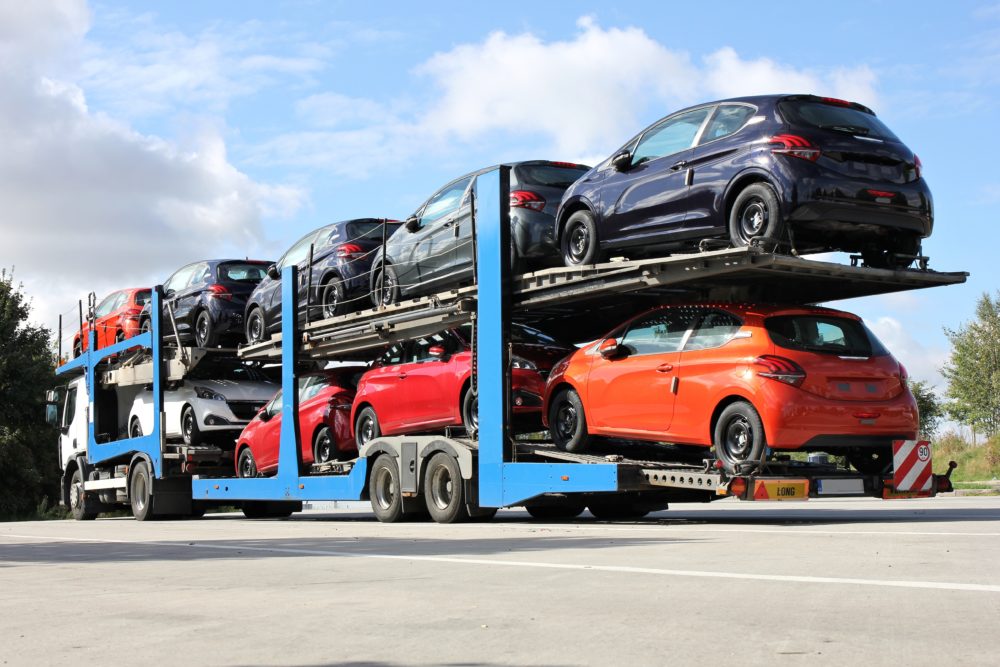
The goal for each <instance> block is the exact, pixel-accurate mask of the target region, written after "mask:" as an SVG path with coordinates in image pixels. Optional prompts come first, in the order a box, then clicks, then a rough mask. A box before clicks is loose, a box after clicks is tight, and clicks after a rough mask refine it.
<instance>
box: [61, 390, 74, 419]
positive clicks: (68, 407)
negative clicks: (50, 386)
mask: <svg viewBox="0 0 1000 667" xmlns="http://www.w3.org/2000/svg"><path fill="white" fill-rule="evenodd" d="M75 417H76V387H75V386H74V387H70V388H69V391H67V392H66V404H65V408H64V409H63V420H62V425H63V427H64V428H65V427H68V426H69V425H70V424H72V423H73V419H74V418H75Z"/></svg>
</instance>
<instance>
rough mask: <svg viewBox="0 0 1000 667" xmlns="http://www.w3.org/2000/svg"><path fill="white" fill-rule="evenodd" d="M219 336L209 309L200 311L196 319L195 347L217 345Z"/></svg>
mask: <svg viewBox="0 0 1000 667" xmlns="http://www.w3.org/2000/svg"><path fill="white" fill-rule="evenodd" d="M217 338H218V336H216V335H215V325H214V324H213V323H212V316H211V315H209V314H208V311H207V310H203V311H201V312H200V313H198V317H196V318H195V320H194V344H195V347H215V346H216V345H218V341H217Z"/></svg>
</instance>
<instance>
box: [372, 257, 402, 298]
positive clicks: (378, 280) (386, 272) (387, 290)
mask: <svg viewBox="0 0 1000 667" xmlns="http://www.w3.org/2000/svg"><path fill="white" fill-rule="evenodd" d="M372 303H374V304H375V305H376V306H391V305H392V304H394V303H399V279H398V278H397V277H396V270H395V269H393V268H392V265H391V264H389V265H386V266H383V267H380V268H379V271H378V273H377V274H375V280H374V281H372Z"/></svg>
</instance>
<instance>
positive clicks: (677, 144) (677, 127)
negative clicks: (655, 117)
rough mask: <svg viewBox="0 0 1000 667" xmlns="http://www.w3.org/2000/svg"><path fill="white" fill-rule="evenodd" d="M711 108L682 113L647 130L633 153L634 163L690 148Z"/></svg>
mask: <svg viewBox="0 0 1000 667" xmlns="http://www.w3.org/2000/svg"><path fill="white" fill-rule="evenodd" d="M711 110H712V108H711V107H706V108H704V109H695V110H694V111H688V112H687V113H682V114H680V115H679V116H674V117H673V118H670V119H668V120H666V121H664V122H663V123H661V124H660V125H658V126H657V127H654V128H652V129H651V130H649V131H648V132H646V133H645V134H644V135H643V136H642V139H640V140H639V143H638V144H637V145H636V147H635V151H634V152H633V153H632V165H633V166H635V165H639V164H642V163H643V162H648V161H649V160H655V159H657V158H661V157H663V156H665V155H672V154H674V153H678V152H680V151H682V150H685V149H687V148H690V147H691V145H692V144H693V143H694V139H695V137H697V136H698V130H699V129H700V128H701V126H702V124H703V123H704V122H705V118H707V117H708V114H709V112H710V111H711Z"/></svg>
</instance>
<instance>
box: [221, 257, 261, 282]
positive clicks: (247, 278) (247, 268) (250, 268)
mask: <svg viewBox="0 0 1000 667" xmlns="http://www.w3.org/2000/svg"><path fill="white" fill-rule="evenodd" d="M217 273H218V274H219V280H220V281H224V280H231V281H235V282H240V283H259V282H260V281H262V280H263V279H264V278H266V277H267V264H258V263H255V262H227V263H225V264H219V268H218V270H217Z"/></svg>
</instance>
